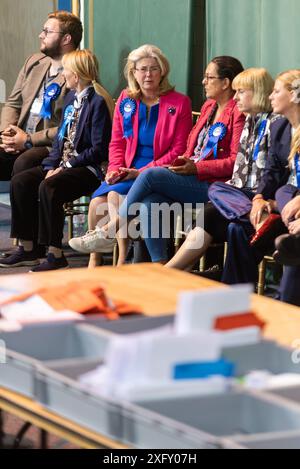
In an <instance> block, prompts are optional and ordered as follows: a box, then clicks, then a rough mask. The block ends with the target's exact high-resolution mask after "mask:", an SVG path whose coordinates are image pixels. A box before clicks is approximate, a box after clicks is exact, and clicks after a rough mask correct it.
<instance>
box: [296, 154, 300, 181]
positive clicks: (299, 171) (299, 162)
mask: <svg viewBox="0 0 300 469" xmlns="http://www.w3.org/2000/svg"><path fill="white" fill-rule="evenodd" d="M295 170H296V176H297V187H298V189H300V156H299V153H297V154H296V156H295Z"/></svg>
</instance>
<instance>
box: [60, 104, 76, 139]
mask: <svg viewBox="0 0 300 469" xmlns="http://www.w3.org/2000/svg"><path fill="white" fill-rule="evenodd" d="M74 112H75V109H74V106H73V104H69V106H67V107H66V109H65V112H64V120H63V123H62V124H61V126H60V129H59V132H58V139H59V140H63V138H64V136H65V133H66V129H67V127H68V125H69V124H71V122H72V119H73V116H74Z"/></svg>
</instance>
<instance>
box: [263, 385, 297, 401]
mask: <svg viewBox="0 0 300 469" xmlns="http://www.w3.org/2000/svg"><path fill="white" fill-rule="evenodd" d="M268 393H270V394H273V395H276V396H280V397H283V398H284V399H288V400H289V401H293V402H296V403H298V404H300V386H298V385H297V386H289V387H282V388H277V389H269V390H268Z"/></svg>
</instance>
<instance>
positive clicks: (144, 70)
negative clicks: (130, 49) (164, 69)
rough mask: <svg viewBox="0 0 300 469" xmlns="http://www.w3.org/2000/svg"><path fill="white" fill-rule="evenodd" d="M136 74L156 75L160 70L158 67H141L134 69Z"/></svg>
mask: <svg viewBox="0 0 300 469" xmlns="http://www.w3.org/2000/svg"><path fill="white" fill-rule="evenodd" d="M135 70H136V71H137V72H140V73H143V74H146V73H147V72H149V73H157V72H160V68H159V67H155V66H154V67H141V68H136V69H135Z"/></svg>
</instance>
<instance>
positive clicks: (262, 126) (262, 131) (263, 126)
mask: <svg viewBox="0 0 300 469" xmlns="http://www.w3.org/2000/svg"><path fill="white" fill-rule="evenodd" d="M266 127H267V120H266V119H264V120H263V121H262V122H261V123H260V124H259V128H258V138H257V143H256V145H255V148H254V152H253V161H256V160H257V158H258V154H259V147H260V144H261V141H262V139H263V137H264V135H265V132H266Z"/></svg>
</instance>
